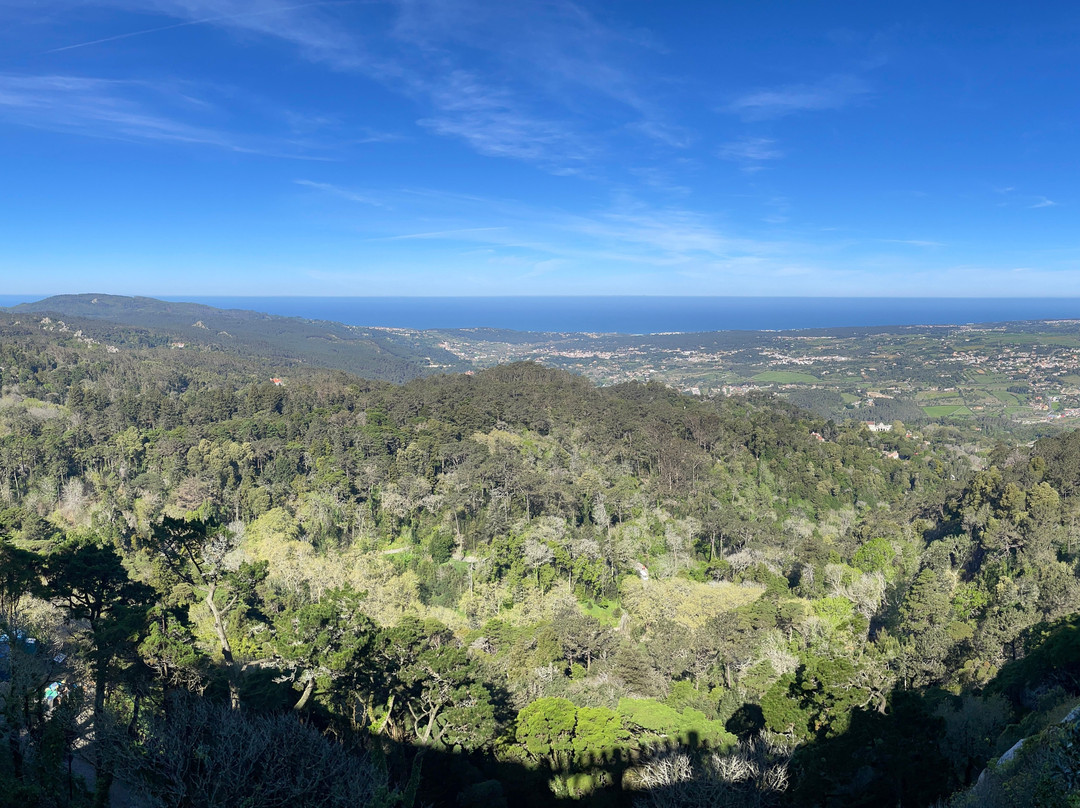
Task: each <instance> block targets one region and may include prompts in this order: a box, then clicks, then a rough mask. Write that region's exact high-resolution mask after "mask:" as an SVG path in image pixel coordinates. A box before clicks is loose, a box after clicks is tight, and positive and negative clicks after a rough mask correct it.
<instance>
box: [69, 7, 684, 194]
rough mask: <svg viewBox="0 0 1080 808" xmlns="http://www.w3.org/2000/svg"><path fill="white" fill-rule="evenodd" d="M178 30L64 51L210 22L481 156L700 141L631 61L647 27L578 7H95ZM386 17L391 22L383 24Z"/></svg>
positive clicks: (554, 168) (549, 157)
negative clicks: (341, 79) (282, 49)
mask: <svg viewBox="0 0 1080 808" xmlns="http://www.w3.org/2000/svg"><path fill="white" fill-rule="evenodd" d="M90 1H91V2H98V3H102V4H108V5H112V6H119V7H122V8H126V9H129V10H131V11H136V12H139V13H146V12H147V11H153V12H158V13H160V14H164V15H167V16H168V17H172V18H174V19H178V20H180V22H177V23H174V24H171V25H166V26H158V27H152V28H145V29H140V30H137V31H130V32H121V33H118V34H116V35H114V36H111V37H105V38H100V39H97V40H94V41H87V42H81V43H72V44H71V45H67V46H64V48H66V49H74V48H82V47H89V46H91V45H97V44H104V43H107V42H112V41H116V40H119V39H125V38H131V37H136V36H145V35H152V34H156V33H158V32H165V31H168V30H171V29H174V28H179V27H184V26H194V25H207V26H214V27H218V28H222V29H225V30H230V31H234V32H236V33H237V34H240V35H242V37H243V38H241V39H240V41H241V42H243V41H245V39H250V38H251V36H253V35H254V36H258V37H262V38H267V39H273V40H277V41H279V42H282V43H286V44H288V45H290V46H292V47H294V48H295V49H296V50H297V51H298V52H299V53H300V54H301V55H302V56H303V57H304V58H306V59H308V60H309V61H312V62H316V63H321V64H325V65H327V66H329V67H331V68H332V69H334V70H336V71H339V72H343V73H356V74H360V75H364V76H365V77H368V78H371V79H374V80H376V81H378V82H380V83H382V84H383V85H384V86H386V87H388V88H390V89H391V90H393V91H395V92H398V93H401V94H403V95H405V96H407V97H410V98H412V99H413V100H414V101H415V102H416V103H417V104H418V106H420V107H421V109H422V111H421V113H420V115H418V119H417V123H418V124H419V125H420V126H421V127H423V128H425V129H427V130H428V131H429V132H432V133H434V134H436V135H440V136H443V137H448V138H454V139H458V140H461V141H463V142H464V143H466V144H467V145H468V146H469V147H471V148H472V149H474V150H475V151H477V152H479V153H480V154H484V155H489V156H494V157H504V158H511V159H516V160H522V161H526V162H534V163H538V164H539V165H540V166H541V167H542V168H544V169H546V170H548V171H551V172H553V173H580V172H581V161H582V160H583V159H585V158H587V157H588V158H595V157H597V156H599V155H600V154H601V153H602V152H604V151H605V149H606V144H605V140H606V139H607V138H608V137H609V136H610V133H611V132H612V131H617V130H616V128H615V127H612V126H611V124H612V122H613V121H620V122H621V124H622V125H623V126H625V127H626V129H632V130H634V131H637V132H638V133H640V134H642V135H644V136H646V137H648V138H650V139H651V140H653V141H656V142H659V143H663V144H664V145H666V146H669V147H672V148H684V147H686V146H687V145H688V144H689V143H690V142H691V141H692V139H693V135H692V134H691V133H690V132H689V131H687V130H686V129H685V128H683V127H681V126H679V125H678V124H677V123H675V122H673V121H671V120H669V119H668V117H667V116H666V115H665V114H664V112H663V109H662V107H663V104H662V103H660V101H659V99H658V97H656V96H655V95H652V94H650V93H649V92H648V88H649V87H650V85H651V83H652V81H653V78H652V77H651V76H650V75H648V74H645V73H643V72H642V71H640V69H638V68H637V66H636V63H635V60H634V59H633V58H632V56H633V55H634V54H636V53H638V52H639V51H641V50H642V49H643V48H646V47H649V48H651V47H653V46H652V45H649V44H648V43H647V42H646V41H645V40H646V39H647V37H646V38H644V39H643V35H642V32H640V31H634V32H629V33H623V32H621V31H619V30H617V29H614V28H611V27H609V26H608V25H605V24H603V23H601V22H600V21H599V20H598V19H597V18H596V17H594V16H592V15H591V14H590V13H589V12H588V11H587V10H586V9H585V8H583V7H581V6H580V5H578V4H576V3H574V2H570V1H569V0H553V1H552V2H547V3H543V4H512V3H511V4H491V3H479V2H475V0H460V2H454V3H446V2H442V1H441V0H409V2H399V3H394V4H391V7H392V13H391V15H390V18H389V22H388V27H386V28H374V29H372V30H371V31H370V33H369V32H366V31H365V32H361V31H362V29H360V28H359V27H358V26H357V25H355V24H346V23H347V22H348V21H350V20H351V18H350V16H349V14H350V10H351V7H354V6H357V3H356V2H349V0H343V1H342V2H313V3H296V2H288V1H287V0H90ZM384 19H385V17H384Z"/></svg>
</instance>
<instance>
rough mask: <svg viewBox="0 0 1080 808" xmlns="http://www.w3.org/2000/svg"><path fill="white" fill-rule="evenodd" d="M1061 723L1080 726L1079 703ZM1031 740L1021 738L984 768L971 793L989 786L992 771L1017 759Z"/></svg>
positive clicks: (1061, 724)
mask: <svg viewBox="0 0 1080 808" xmlns="http://www.w3.org/2000/svg"><path fill="white" fill-rule="evenodd" d="M1059 725H1060V726H1065V727H1080V704H1077V705H1076V706H1075V707H1073V708H1072V710H1071V711H1070V712H1069V714H1068V715H1066V716H1065V717H1064V718H1063V719H1061V721H1060V722H1059ZM1036 737H1037V736H1036ZM1030 740H1032V739H1031V738H1021V739H1020V740H1019V741H1017V742H1016V743H1014V744H1013V745H1012V746H1011V747H1009V750H1008V751H1007V752H1005V753H1004V754H1003V755H1002V756H1001V757H999V758H998V759H997V761H996V762H995V763H992V764H991V765H990V766H988V767H987V768H985V769H983V770H982V772H980V774H979V779H978V780H977V781H976V782H975V785H974V786H973V787H972V789H971V792H970V793H971V794H973V795H977V794H978V791H979V789H980V788H981V787H985V786H988V785H989V779H990V776H991V772H992V771H993V772H1000V771H1001V767H1002V766H1003V765H1004V764H1006V763H1010V762H1012V761H1013V760H1015V759H1016V756H1017V754H1019V752H1020V750H1021V749H1023V748H1024V745H1025V744H1026V743H1028V741H1030Z"/></svg>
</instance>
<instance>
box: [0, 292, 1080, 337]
mask: <svg viewBox="0 0 1080 808" xmlns="http://www.w3.org/2000/svg"><path fill="white" fill-rule="evenodd" d="M40 297H41V296H34V295H0V306H12V305H15V304H16V303H21V302H24V301H29V300H38V299H40ZM162 299H164V300H174V301H180V300H183V301H189V302H193V303H205V304H207V305H209V306H216V307H218V308H224V309H251V310H254V311H261V312H266V313H268V314H280V315H284V316H287V317H305V318H309V319H316V320H334V321H337V322H342V323H348V324H350V325H370V326H386V327H390V328H420V329H422V328H474V327H489V328H507V329H513V330H515V331H564V332H601V333H611V332H619V333H624V334H655V333H659V332H671V331H683V332H689V331H725V330H751V331H757V330H784V329H793V328H834V327H841V326H887V325H947V324H964V323H987V322H1005V321H1010V320H1045V319H1054V320H1057V319H1080V299H1078V298H904V297H888V298H885V297H864V298H850V297H813V298H808V297H631V296H612V297H199V296H187V297H181V296H162Z"/></svg>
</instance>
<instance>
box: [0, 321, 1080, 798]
mask: <svg viewBox="0 0 1080 808" xmlns="http://www.w3.org/2000/svg"><path fill="white" fill-rule="evenodd" d="M140 333H145V334H149V336H148V337H144V338H142V341H141V342H140V341H139V338H138V337H137V336H133V335H138V334H140ZM125 334H127V335H128V338H127V341H126V342H124V343H123V344H124V347H123V348H122V349H117V350H113V351H110V350H108V348H107V347H106V346H105V345H103V344H102V343H101V342H97V341H94V340H92V339H87V338H86V337H85V336H84V335H78V334H76V333H75V332H74V331H71V330H70V329H69V330H67V331H59V330H44V331H43V330H42V329H41V328H39V327H36V326H35V327H31V326H29V325H25V324H16V323H14V321H13V318H8V319H7V320H6V321H5V324H4V325H2V326H0V536H2V537H3V538H2V539H0V555H2V561H0V570H2V574H0V620H2V621H3V627H2V629H0V631H3V632H5V633H6V634H7V637H8V640H7V642H0V676H3V678H4V681H3V683H2V684H0V687H2V688H3V690H2V691H0V698H2V703H3V714H2V717H0V731H2V732H3V733H4V734H5V736H6V740H7V743H5V744H0V793H2V794H5V795H15V796H11V797H9V796H0V803H3V801H4V800H7V801H8V802H10V803H11V804H15V802H19V803H20V804H41V805H61V804H77V803H79V802H80V801H83V800H90V799H91V798H92V795H91V794H90V792H91V791H93V790H95V789H96V791H97V795H98V798H99V799H104V796H105V794H107V793H108V791H109V788H110V786H112V787H113V789H114V790H115V789H117V788H121V787H122V788H124V789H126V790H128V791H129V792H131V793H135V794H138V795H139V799H141V800H143V801H144V802H145V803H146V804H159V803H160V804H162V805H176V806H180V805H224V804H236V800H237V799H238V796H237V795H242V794H254V793H259V794H262V795H263V796H262V798H261V799H262V801H263V802H262V803H260V804H277V802H281V804H286V803H288V804H313V805H315V804H317V805H328V806H329V805H346V804H349V805H355V804H384V803H385V804H387V805H391V804H412V803H413V802H414V801H415V802H416V803H418V804H428V803H434V804H446V805H480V804H484V805H487V804H503V803H505V804H515V805H516V804H546V803H548V802H550V801H552V800H555V799H562V798H566V799H571V798H577V799H588V800H594V801H596V802H598V803H605V802H607V803H611V804H629V803H631V802H635V801H636V804H640V805H658V806H659V805H676V804H686V805H699V804H700V805H706V804H732V805H781V804H792V805H825V804H828V805H830V806H834V805H877V804H900V803H902V804H905V805H930V804H931V803H932V802H933V801H935V800H940V799H946V798H948V796H949V794H950V793H952V792H954V791H957V790H958V789H961V788H963V787H966V786H968V785H970V784H971V783H973V782H974V781H975V779H976V778H977V777H978V775H979V774H980V772H981V771H982V770H983V768H984V767H985V766H986V764H987V762H988V761H990V760H991V759H992V758H994V757H996V756H998V755H1000V754H1001V753H1002V752H1004V751H1006V750H1007V749H1008V748H1009V747H1010V746H1012V745H1013V744H1014V743H1015V742H1016V741H1017V740H1019V739H1020V738H1022V737H1028V736H1034V735H1036V734H1038V733H1043V734H1045V733H1047V732H1049V731H1050V730H1049V729H1047V728H1049V727H1052V726H1053V725H1054V722H1056V721H1058V720H1059V719H1061V718H1062V717H1063V716H1064V714H1065V713H1067V712H1068V711H1069V709H1071V707H1072V706H1073V705H1075V703H1076V700H1077V698H1078V696H1080V652H1078V649H1077V643H1076V616H1075V612H1076V608H1077V603H1078V602H1080V582H1078V561H1080V505H1078V503H1077V498H1076V496H1075V494H1076V491H1077V489H1078V488H1080V476H1078V475H1080V471H1078V469H1080V462H1077V461H1078V459H1080V439H1078V438H1077V434H1080V433H1072V434H1067V435H1063V436H1060V437H1056V438H1046V439H1043V440H1040V441H1039V442H1037V443H1035V444H1034V445H1033V446H1031V447H1028V446H1015V447H1014V446H1006V445H1002V446H1000V447H998V448H997V449H995V450H994V452H992V453H991V454H990V456H989V457H986V458H983V457H978V456H976V454H975V453H973V452H972V451H970V447H964V446H961V445H958V444H956V443H954V442H953V441H952V440H951V437H952V436H951V434H950V432H949V430H948V429H947V428H945V427H941V428H935V427H925V428H923V429H922V430H921V431H918V430H914V431H913V430H909V429H908V428H907V427H905V425H904V424H903V423H902V422H901V420H902V419H901V420H898V421H897V422H896V423H894V424H891V425H890V429H889V430H888V431H880V432H871V431H869V430H868V429H867V428H866V425H865V424H863V423H861V422H855V421H846V422H843V423H837V422H834V421H829V420H826V419H824V418H821V417H819V416H815V415H812V414H810V413H808V412H807V411H806V410H801V409H798V408H797V407H795V406H794V405H793V404H792V403H789V402H785V401H782V400H779V399H776V398H774V397H771V396H767V395H750V396H742V397H731V398H724V397H716V398H700V397H692V396H685V395H682V394H680V393H678V392H676V391H674V390H672V389H670V388H668V387H666V386H664V385H661V384H656V383H653V384H641V383H630V384H623V385H616V386H612V387H605V388H596V387H594V386H593V385H592V384H591V383H590V382H588V381H587V380H585V379H583V378H580V377H576V376H573V375H571V374H569V373H566V372H562V371H557V370H551V369H547V368H543V367H540V366H538V365H534V364H529V363H519V364H511V365H504V366H499V367H495V368H491V369H489V370H484V371H480V372H477V373H475V375H464V374H461V375H433V376H427V377H424V378H417V379H414V380H412V381H409V382H408V383H406V384H404V385H400V386H395V385H392V384H390V383H388V382H385V381H369V380H365V379H362V378H359V377H356V376H352V375H348V374H346V373H344V372H340V371H334V370H329V369H328V370H319V369H315V368H312V367H305V366H297V365H292V366H288V367H285V368H281V367H280V365H279V366H277V367H276V368H275V366H274V365H273V358H274V356H275V355H274V354H273V353H271V354H270V355H269V357H268V356H267V355H265V354H264V355H260V354H258V352H257V351H255V350H254V349H244V350H232V351H224V350H207V351H199V352H191V351H178V350H170V349H169V348H168V347H167V345H161V344H159V343H155V341H154V339H153V338H152V337H153V332H140V331H130V330H129V331H127V332H125ZM29 638H33V639H34V640H35V642H34V643H33V644H29V643H28V639H29ZM1036 660H1037V661H1038V664H1035V661H1036ZM53 682H55V683H57V684H58V685H60V686H61V690H60V691H58V692H62V695H59V696H54V697H53V698H52V699H47V700H45V701H43V694H44V692H45V688H46V687H47V686H48V685H50V684H51V683H53ZM916 735H917V737H918V738H919V741H918V742H917V743H914V744H913V743H912V742H911V738H912V737H915V736H916ZM1040 737H1042V736H1040ZM1047 738H1048V739H1049V740H1047V741H1046V744H1044V745H1043V747H1040V748H1045V749H1051V750H1055V749H1060V750H1063V751H1061V754H1062V755H1066V754H1067V749H1068V748H1069V747H1067V746H1066V745H1065V744H1064V743H1058V739H1056V736H1054V737H1050V736H1047ZM871 741H872V742H871ZM1055 743H1058V746H1054V745H1053V744H1055ZM282 749H284V750H286V753H283V752H281V751H280V750H282ZM1047 754H1049V753H1047ZM1062 759H1064V758H1062ZM72 762H74V763H76V764H77V765H74V766H69V763H72ZM1021 762H1023V761H1022V760H1021ZM1055 765H1056V764H1055ZM80 767H81V768H83V769H85V770H86V772H85V785H80V783H83V782H84V781H83V780H80V778H79V777H78V776H77V774H69V772H71V771H74V770H75V769H79V768H80ZM1044 769H1045V770H1037V771H1035V773H1034V774H1031V773H1030V772H1028V773H1027V774H1025V775H1024V776H1028V777H1029V779H1031V780H1032V782H1034V783H1036V785H1037V787H1038V788H1041V789H1043V790H1044V791H1045V792H1046V793H1047V794H1050V795H1051V797H1052V795H1054V794H1055V793H1059V794H1062V795H1064V794H1065V793H1066V791H1067V789H1066V785H1067V783H1066V780H1067V778H1068V777H1070V776H1074V775H1071V774H1069V772H1070V771H1072V772H1073V773H1075V768H1074V769H1072V770H1070V769H1069V768H1068V766H1067V765H1063V766H1059V767H1057V768H1055V767H1054V766H1053V765H1049V764H1047V765H1046V766H1045V767H1044ZM270 771H272V772H273V773H274V776H273V777H270V776H268V775H267V774H266V772H270ZM286 771H287V772H291V773H293V775H295V776H286V775H284V774H282V772H286ZM1025 772H1027V770H1025ZM238 773H239V774H238ZM1018 776H1019V775H1018ZM995 777H996V778H997V779H996V780H995V779H994V778H995ZM245 778H248V779H245ZM1055 778H1057V779H1055ZM1062 778H1065V779H1062ZM1014 779H1015V778H1014ZM224 780H228V781H229V782H228V783H227V786H228V789H232V790H222V789H225V784H222V785H219V783H222V781H224ZM986 782H987V783H989V785H983V786H982V787H983V788H984V789H990V791H988V792H987V794H989V796H985V799H984V798H983V797H980V799H984V803H985V804H995V803H993V800H994V799H998V798H1000V800H1001V801H1000V802H999V803H996V804H1010V803H1009V802H1008V799H1007V793H1009V789H1010V788H1014V787H1015V783H1014V782H1013V780H1010V776H1009V772H1008V771H1006V770H1005V769H1001V770H1000V771H998V770H995V773H994V775H993V777H991V778H990V779H989V780H988V781H986ZM1024 782H1027V781H1024ZM995 784H996V785H995ZM993 788H997V789H998V790H997V791H993ZM259 789H262V791H259ZM300 795H302V796H300ZM1002 795H1006V796H1002ZM969 796H970V795H967V794H963V793H960V794H957V796H956V797H955V798H954V799H955V800H956V801H957V803H958V804H966V803H963V800H965V799H968V798H969ZM1047 799H1048V801H1046V802H1044V803H1042V804H1047V805H1051V804H1053V805H1057V804H1061V805H1065V804H1067V803H1066V802H1054V801H1053V799H1051V798H1049V797H1048V798H1047ZM1062 799H1064V797H1062Z"/></svg>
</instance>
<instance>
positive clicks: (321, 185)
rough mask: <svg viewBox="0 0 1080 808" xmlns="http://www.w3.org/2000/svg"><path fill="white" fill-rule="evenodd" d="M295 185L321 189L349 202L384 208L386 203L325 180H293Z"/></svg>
mask: <svg viewBox="0 0 1080 808" xmlns="http://www.w3.org/2000/svg"><path fill="white" fill-rule="evenodd" d="M294 181H295V182H296V184H297V185H303V186H304V187H306V188H312V189H314V190H316V191H322V192H324V193H327V194H331V195H333V196H337V197H340V198H342V199H346V200H348V201H349V202H359V203H360V204H363V205H374V206H375V207H377V208H385V207H388V205H387V204H386V203H385V202H383V201H382V200H380V199H377V198H375V197H374V196H369V195H367V194H358V193H356V192H355V191H349V190H347V189H345V188H339V187H338V186H336V185H331V184H330V183H327V182H313V181H312V180H294Z"/></svg>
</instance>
